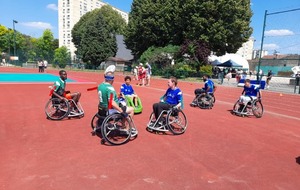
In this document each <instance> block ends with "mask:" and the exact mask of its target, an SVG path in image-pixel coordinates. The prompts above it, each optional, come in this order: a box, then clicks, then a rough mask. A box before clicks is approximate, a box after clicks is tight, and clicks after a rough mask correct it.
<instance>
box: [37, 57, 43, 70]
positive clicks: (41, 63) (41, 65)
mask: <svg viewBox="0 0 300 190" xmlns="http://www.w3.org/2000/svg"><path fill="white" fill-rule="evenodd" d="M37 64H38V68H39V73H43V72H44V68H43V67H44V66H43V61H42V60H38V62H37Z"/></svg>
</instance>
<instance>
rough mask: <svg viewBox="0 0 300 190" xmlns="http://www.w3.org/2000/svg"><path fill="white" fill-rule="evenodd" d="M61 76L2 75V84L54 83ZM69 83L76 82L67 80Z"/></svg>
mask: <svg viewBox="0 0 300 190" xmlns="http://www.w3.org/2000/svg"><path fill="white" fill-rule="evenodd" d="M58 78H59V76H56V75H53V74H47V73H43V74H34V73H0V82H4V83H10V82H11V83H14V82H18V83H23V82H24V83H25V82H54V81H56V80H57V79H58ZM67 82H76V81H75V80H73V79H67Z"/></svg>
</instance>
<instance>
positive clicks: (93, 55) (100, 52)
mask: <svg viewBox="0 0 300 190" xmlns="http://www.w3.org/2000/svg"><path fill="white" fill-rule="evenodd" d="M99 26H101V27H99ZM77 51H78V53H79V55H81V58H82V60H83V61H84V62H87V63H90V64H92V65H94V66H99V65H100V63H101V62H103V61H105V60H106V59H107V58H108V57H113V56H115V55H116V52H117V42H116V37H115V35H114V34H113V33H111V32H110V31H108V30H107V27H106V23H105V21H104V19H103V17H102V15H101V14H98V15H96V16H95V17H94V19H93V20H90V21H89V24H88V25H87V26H86V32H85V33H83V35H82V39H81V43H80V46H79V47H78V49H77Z"/></svg>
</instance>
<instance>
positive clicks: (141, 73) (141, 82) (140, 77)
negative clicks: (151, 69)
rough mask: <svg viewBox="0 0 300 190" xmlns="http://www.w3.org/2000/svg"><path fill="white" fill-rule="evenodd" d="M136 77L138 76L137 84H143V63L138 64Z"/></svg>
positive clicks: (144, 71) (144, 74)
mask: <svg viewBox="0 0 300 190" xmlns="http://www.w3.org/2000/svg"><path fill="white" fill-rule="evenodd" d="M138 78H139V85H140V86H145V78H146V69H145V68H144V67H143V63H140V64H139V68H138Z"/></svg>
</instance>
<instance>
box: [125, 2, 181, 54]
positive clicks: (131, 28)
mask: <svg viewBox="0 0 300 190" xmlns="http://www.w3.org/2000/svg"><path fill="white" fill-rule="evenodd" d="M178 1H179V0H158V1H153V0H134V1H133V4H132V8H131V12H130V13H129V23H128V27H127V30H126V33H125V44H126V46H127V47H128V48H129V49H131V50H132V52H133V54H134V55H136V56H137V57H139V56H141V54H142V53H143V52H144V51H146V50H147V49H148V48H149V47H151V46H155V47H165V46H167V45H168V44H173V45H177V44H175V43H172V42H173V36H174V34H175V33H176V32H178V31H177V30H176V25H175V23H174V20H176V19H175V18H176V17H177V12H178V10H177V9H178Z"/></svg>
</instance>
